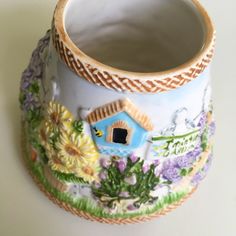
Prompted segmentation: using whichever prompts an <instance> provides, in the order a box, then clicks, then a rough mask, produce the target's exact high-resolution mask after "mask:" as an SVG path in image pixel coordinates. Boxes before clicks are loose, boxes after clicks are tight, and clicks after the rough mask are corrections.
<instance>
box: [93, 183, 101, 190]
mask: <svg viewBox="0 0 236 236" xmlns="http://www.w3.org/2000/svg"><path fill="white" fill-rule="evenodd" d="M93 185H94V188H96V189H99V188H100V187H101V184H100V183H98V182H95V183H94V184H93Z"/></svg>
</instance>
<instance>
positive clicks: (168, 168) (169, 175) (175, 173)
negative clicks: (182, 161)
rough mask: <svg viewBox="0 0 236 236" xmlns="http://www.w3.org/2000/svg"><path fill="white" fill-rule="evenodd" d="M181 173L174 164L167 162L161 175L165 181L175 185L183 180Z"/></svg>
mask: <svg viewBox="0 0 236 236" xmlns="http://www.w3.org/2000/svg"><path fill="white" fill-rule="evenodd" d="M180 172H181V171H180V169H179V168H178V167H176V166H175V165H174V164H173V163H171V162H167V163H165V164H164V166H163V169H162V172H161V174H162V177H163V178H164V179H166V180H168V181H171V182H174V183H175V182H178V181H179V180H180V179H181V178H182V177H181V173H180Z"/></svg>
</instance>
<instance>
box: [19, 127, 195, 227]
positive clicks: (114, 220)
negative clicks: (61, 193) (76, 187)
mask: <svg viewBox="0 0 236 236" xmlns="http://www.w3.org/2000/svg"><path fill="white" fill-rule="evenodd" d="M26 151H27V150H26V138H25V136H24V131H23V129H22V154H23V159H24V163H25V164H26V167H27V170H28V172H29V174H30V175H31V177H32V178H33V180H34V182H35V183H36V184H37V185H38V187H39V189H40V190H41V191H42V192H43V193H44V194H45V195H46V196H47V197H48V198H49V199H50V200H51V201H52V202H53V203H55V204H56V205H58V206H59V207H60V208H62V209H64V210H66V211H68V212H70V213H72V214H74V215H76V216H79V217H82V218H84V219H86V220H90V221H97V222H100V223H105V224H117V225H125V224H136V223H142V222H147V221H150V220H152V219H154V218H159V217H161V216H164V215H166V214H167V213H169V212H171V211H172V210H174V209H176V208H177V207H179V206H181V205H182V204H183V203H184V202H185V200H187V199H188V198H189V197H190V196H191V195H192V194H193V193H194V192H195V190H196V188H195V189H193V190H192V191H191V192H190V193H188V194H187V195H186V196H185V197H183V198H182V199H181V200H180V201H179V202H177V203H174V204H172V205H169V206H167V207H166V208H164V209H162V210H160V211H157V212H155V213H153V214H150V215H143V216H135V217H131V218H100V217H97V216H93V215H91V214H89V213H87V212H84V211H81V210H79V209H77V208H75V207H72V206H71V205H70V204H68V203H65V202H62V201H60V200H58V199H57V198H56V197H54V196H53V195H52V194H51V193H50V192H48V191H47V190H46V188H45V187H44V185H43V184H42V183H41V182H40V180H39V179H38V178H37V177H36V176H35V175H34V174H33V173H32V171H31V169H30V166H29V165H28V164H27V160H26V158H27V157H26V156H27V155H26Z"/></svg>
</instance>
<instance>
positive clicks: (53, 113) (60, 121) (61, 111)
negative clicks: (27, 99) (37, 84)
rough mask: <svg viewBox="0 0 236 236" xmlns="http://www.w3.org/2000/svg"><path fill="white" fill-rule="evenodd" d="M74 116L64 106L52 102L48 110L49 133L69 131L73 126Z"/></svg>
mask: <svg viewBox="0 0 236 236" xmlns="http://www.w3.org/2000/svg"><path fill="white" fill-rule="evenodd" d="M72 121H73V115H72V114H71V113H70V112H69V111H68V110H67V109H66V108H65V107H64V106H62V105H60V104H58V103H56V102H50V103H49V105H48V108H47V115H46V120H45V127H46V128H47V130H48V131H50V132H52V131H60V130H67V129H69V128H70V126H71V122H72Z"/></svg>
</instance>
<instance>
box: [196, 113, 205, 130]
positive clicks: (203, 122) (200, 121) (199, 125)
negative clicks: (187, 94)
mask: <svg viewBox="0 0 236 236" xmlns="http://www.w3.org/2000/svg"><path fill="white" fill-rule="evenodd" d="M206 123H207V114H206V113H202V114H201V117H200V120H199V122H198V125H197V126H198V127H199V128H200V129H201V130H203V129H204V128H205V126H206Z"/></svg>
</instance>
